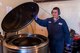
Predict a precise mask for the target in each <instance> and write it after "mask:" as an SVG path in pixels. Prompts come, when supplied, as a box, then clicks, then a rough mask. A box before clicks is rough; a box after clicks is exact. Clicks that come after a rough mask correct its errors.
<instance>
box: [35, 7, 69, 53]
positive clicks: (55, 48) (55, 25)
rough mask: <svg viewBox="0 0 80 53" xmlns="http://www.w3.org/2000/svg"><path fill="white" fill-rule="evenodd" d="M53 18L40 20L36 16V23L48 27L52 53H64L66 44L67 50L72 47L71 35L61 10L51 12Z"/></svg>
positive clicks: (54, 9) (56, 8)
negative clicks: (61, 15)
mask: <svg viewBox="0 0 80 53" xmlns="http://www.w3.org/2000/svg"><path fill="white" fill-rule="evenodd" d="M51 14H52V17H51V18H47V19H45V20H41V19H39V18H38V17H37V16H35V17H34V18H35V21H36V22H37V23H38V24H39V25H41V26H44V27H47V30H48V38H49V48H50V53H63V51H64V43H66V45H67V48H68V47H69V46H70V33H69V30H68V26H67V24H66V22H65V20H64V19H62V18H61V17H60V16H59V15H60V9H59V8H58V7H54V8H53V10H52V11H51Z"/></svg>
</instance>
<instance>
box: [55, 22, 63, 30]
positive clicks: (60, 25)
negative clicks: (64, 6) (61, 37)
mask: <svg viewBox="0 0 80 53" xmlns="http://www.w3.org/2000/svg"><path fill="white" fill-rule="evenodd" d="M62 25H63V23H57V24H56V26H55V28H56V30H57V31H61V30H62Z"/></svg>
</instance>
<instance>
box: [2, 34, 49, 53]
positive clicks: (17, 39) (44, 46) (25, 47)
mask: <svg viewBox="0 0 80 53" xmlns="http://www.w3.org/2000/svg"><path fill="white" fill-rule="evenodd" d="M3 44H4V53H49V51H48V39H47V37H45V36H42V35H39V34H32V35H28V34H19V35H13V36H10V37H8V38H7V39H5V40H4V42H3Z"/></svg>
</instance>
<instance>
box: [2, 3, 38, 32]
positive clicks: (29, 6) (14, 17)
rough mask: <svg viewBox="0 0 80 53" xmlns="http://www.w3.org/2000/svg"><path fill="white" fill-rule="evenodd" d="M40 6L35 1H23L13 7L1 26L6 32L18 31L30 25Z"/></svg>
mask: <svg viewBox="0 0 80 53" xmlns="http://www.w3.org/2000/svg"><path fill="white" fill-rule="evenodd" d="M38 11H39V7H38V5H37V4H36V3H34V2H26V3H23V4H21V5H19V6H17V7H15V8H14V9H12V10H11V11H10V12H9V13H8V14H7V15H6V16H5V17H4V19H3V21H2V23H1V27H2V29H3V31H5V32H16V31H18V30H20V29H21V28H23V27H24V26H25V25H28V24H29V23H30V22H31V21H32V20H33V16H32V15H33V13H34V16H35V15H37V14H38Z"/></svg>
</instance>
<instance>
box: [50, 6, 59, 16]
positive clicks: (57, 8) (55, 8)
mask: <svg viewBox="0 0 80 53" xmlns="http://www.w3.org/2000/svg"><path fill="white" fill-rule="evenodd" d="M53 10H58V15H60V14H61V12H60V9H59V7H54V8H53V9H52V11H51V14H52V13H53Z"/></svg>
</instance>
